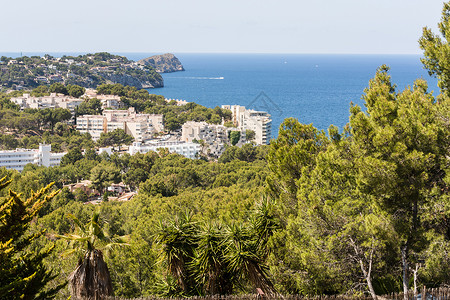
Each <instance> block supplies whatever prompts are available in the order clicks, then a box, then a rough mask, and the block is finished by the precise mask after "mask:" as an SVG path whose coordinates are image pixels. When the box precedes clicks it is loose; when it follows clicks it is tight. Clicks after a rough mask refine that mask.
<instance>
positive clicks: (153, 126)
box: [77, 107, 164, 142]
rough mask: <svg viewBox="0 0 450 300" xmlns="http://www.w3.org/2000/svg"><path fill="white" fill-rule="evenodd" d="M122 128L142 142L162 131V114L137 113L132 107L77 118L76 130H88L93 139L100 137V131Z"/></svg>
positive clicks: (105, 131) (107, 110) (83, 131)
mask: <svg viewBox="0 0 450 300" xmlns="http://www.w3.org/2000/svg"><path fill="white" fill-rule="evenodd" d="M118 128H120V129H123V130H124V131H125V132H126V133H127V134H129V135H131V136H133V137H134V139H135V141H137V142H142V141H146V140H148V139H151V138H152V136H153V134H154V133H156V132H161V131H164V123H163V115H154V114H137V113H136V111H135V109H134V108H133V107H130V108H129V109H128V110H109V109H106V110H104V111H103V115H101V116H100V115H98V116H96V115H84V116H80V117H78V118H77V130H79V131H80V132H82V133H85V132H88V133H89V134H90V135H91V136H92V138H93V139H94V140H97V139H99V138H100V135H101V133H102V132H104V133H107V132H111V131H113V130H115V129H118Z"/></svg>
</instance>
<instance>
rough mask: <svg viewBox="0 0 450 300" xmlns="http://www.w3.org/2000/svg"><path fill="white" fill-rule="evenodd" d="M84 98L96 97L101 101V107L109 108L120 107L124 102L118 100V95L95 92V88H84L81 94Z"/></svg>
mask: <svg viewBox="0 0 450 300" xmlns="http://www.w3.org/2000/svg"><path fill="white" fill-rule="evenodd" d="M83 98H85V99H92V98H96V99H98V100H100V102H101V103H102V107H103V109H106V108H111V109H120V108H123V107H125V105H124V103H123V102H122V101H121V100H120V96H117V95H101V94H97V91H96V90H95V89H86V92H85V93H84V95H83Z"/></svg>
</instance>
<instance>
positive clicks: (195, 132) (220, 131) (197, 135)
mask: <svg viewBox="0 0 450 300" xmlns="http://www.w3.org/2000/svg"><path fill="white" fill-rule="evenodd" d="M228 131H230V129H229V128H227V127H225V126H223V125H214V124H208V123H206V122H195V121H187V122H185V123H184V124H183V126H182V127H181V139H182V140H183V141H184V142H192V141H194V140H197V141H198V140H203V141H205V142H206V143H207V144H211V143H213V142H221V143H226V142H227V141H228Z"/></svg>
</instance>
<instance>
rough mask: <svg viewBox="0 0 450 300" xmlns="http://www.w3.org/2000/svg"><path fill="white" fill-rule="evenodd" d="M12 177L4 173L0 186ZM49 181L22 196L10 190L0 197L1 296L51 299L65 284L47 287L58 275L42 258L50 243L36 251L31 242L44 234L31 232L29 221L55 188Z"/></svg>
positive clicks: (48, 253) (48, 249)
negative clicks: (36, 190) (24, 196)
mask: <svg viewBox="0 0 450 300" xmlns="http://www.w3.org/2000/svg"><path fill="white" fill-rule="evenodd" d="M10 183H11V180H6V178H5V177H3V178H2V179H1V180H0V190H2V189H5V188H6V187H7V186H8V185H9V184H10ZM51 186H52V185H51V184H50V185H48V186H46V187H45V188H42V189H41V190H39V191H38V192H37V193H34V192H32V193H31V196H30V197H29V198H28V199H26V200H23V199H22V197H21V195H20V194H17V193H15V192H13V191H11V190H10V191H9V195H8V196H7V197H1V198H0V266H1V267H0V282H1V285H0V294H1V295H2V298H3V299H53V298H54V297H55V295H56V293H57V292H58V290H59V289H60V288H61V287H62V286H64V285H65V284H64V283H63V284H61V285H57V286H54V287H49V286H48V285H49V283H50V282H51V281H52V280H53V279H54V278H55V277H56V276H57V274H56V273H54V272H53V271H52V270H51V269H49V268H47V267H46V265H45V263H44V260H45V258H46V257H48V256H49V255H50V253H51V252H52V250H53V248H54V245H52V244H51V243H49V244H48V245H47V246H46V247H45V248H43V249H40V250H39V251H37V252H34V251H30V250H29V247H30V245H31V244H32V243H33V242H34V241H35V240H37V239H38V238H39V237H41V236H42V235H43V231H36V232H32V231H30V230H29V228H30V223H31V221H32V220H33V218H35V217H36V215H37V213H38V212H39V210H41V209H42V207H43V206H44V205H45V204H46V203H47V202H48V201H49V200H50V199H52V198H53V197H54V196H55V195H56V194H57V193H58V192H57V191H53V192H52V191H51Z"/></svg>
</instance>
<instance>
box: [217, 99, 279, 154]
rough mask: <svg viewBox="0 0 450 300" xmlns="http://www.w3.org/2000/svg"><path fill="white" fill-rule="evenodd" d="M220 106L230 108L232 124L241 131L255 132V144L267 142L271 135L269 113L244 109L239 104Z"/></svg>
mask: <svg viewBox="0 0 450 300" xmlns="http://www.w3.org/2000/svg"><path fill="white" fill-rule="evenodd" d="M222 108H223V109H228V110H231V113H232V118H233V120H232V121H233V124H234V126H236V127H237V128H238V129H239V130H240V131H241V132H244V133H245V131H246V130H253V131H254V132H255V139H254V141H255V143H256V144H259V145H266V144H269V142H270V137H271V135H272V119H271V118H270V114H269V113H267V112H265V111H255V110H253V109H246V108H245V107H244V106H240V105H222Z"/></svg>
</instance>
